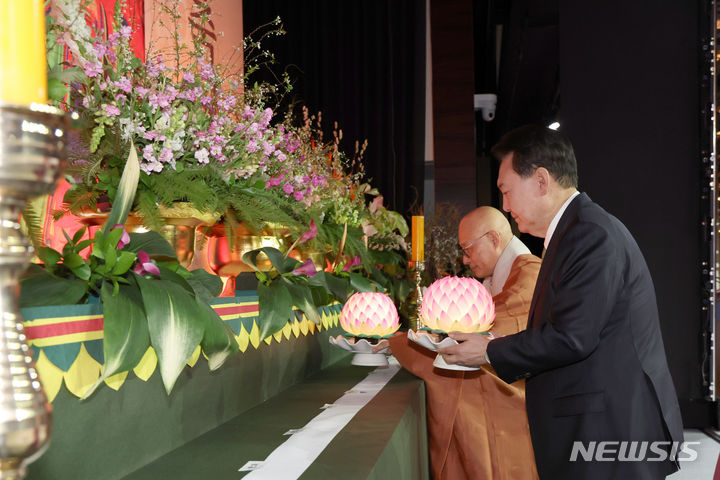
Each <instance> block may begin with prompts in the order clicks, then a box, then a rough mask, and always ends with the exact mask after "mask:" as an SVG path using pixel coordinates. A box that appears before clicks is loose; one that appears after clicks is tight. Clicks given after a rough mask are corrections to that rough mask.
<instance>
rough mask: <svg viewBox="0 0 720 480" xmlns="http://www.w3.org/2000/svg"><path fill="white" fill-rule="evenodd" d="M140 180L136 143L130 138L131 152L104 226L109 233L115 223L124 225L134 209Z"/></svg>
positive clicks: (104, 229)
mask: <svg viewBox="0 0 720 480" xmlns="http://www.w3.org/2000/svg"><path fill="white" fill-rule="evenodd" d="M139 180H140V162H139V161H138V158H137V151H136V150H135V143H134V142H133V141H132V140H130V152H129V153H128V158H127V161H126V162H125V168H123V173H122V176H121V177H120V183H119V184H118V190H117V193H116V194H115V200H114V201H113V208H112V210H111V211H110V216H109V217H108V219H107V222H106V223H105V226H104V227H103V231H104V232H105V233H106V234H107V233H108V232H109V231H110V229H111V228H113V227H114V226H115V225H118V224H119V225H124V224H125V221H126V220H127V216H128V214H129V213H130V210H132V206H133V202H134V201H135V192H136V191H137V185H138V181H139Z"/></svg>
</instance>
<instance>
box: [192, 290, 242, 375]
mask: <svg viewBox="0 0 720 480" xmlns="http://www.w3.org/2000/svg"><path fill="white" fill-rule="evenodd" d="M198 305H199V306H200V308H201V309H202V310H203V311H204V312H205V314H204V315H203V316H202V319H203V321H204V322H205V333H204V334H203V339H202V342H201V343H200V345H201V347H202V350H203V353H204V354H205V356H206V357H207V360H208V366H209V367H210V370H217V369H218V368H220V366H221V365H222V364H223V363H225V360H227V358H228V357H229V356H230V355H232V354H233V353H237V352H238V344H237V341H236V340H235V334H234V333H233V331H232V330H230V327H229V326H228V325H227V324H226V323H225V322H224V321H223V320H222V319H221V318H220V317H219V316H218V314H217V313H216V312H215V310H213V309H212V307H211V306H210V305H208V304H207V303H204V302H202V301H198Z"/></svg>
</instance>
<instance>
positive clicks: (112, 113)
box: [105, 105, 120, 117]
mask: <svg viewBox="0 0 720 480" xmlns="http://www.w3.org/2000/svg"><path fill="white" fill-rule="evenodd" d="M105 113H106V114H107V116H108V117H117V116H118V115H120V109H119V108H118V107H116V106H115V105H105Z"/></svg>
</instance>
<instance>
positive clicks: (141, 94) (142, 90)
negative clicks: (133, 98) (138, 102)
mask: <svg viewBox="0 0 720 480" xmlns="http://www.w3.org/2000/svg"><path fill="white" fill-rule="evenodd" d="M149 91H150V90H149V89H147V88H145V87H140V86H138V87H135V93H137V94H138V96H139V97H140V98H142V97H144V96H145V95H147V93H148V92H149Z"/></svg>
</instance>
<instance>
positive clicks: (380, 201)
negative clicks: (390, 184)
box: [368, 195, 383, 213]
mask: <svg viewBox="0 0 720 480" xmlns="http://www.w3.org/2000/svg"><path fill="white" fill-rule="evenodd" d="M382 205H383V197H382V195H378V196H377V197H375V200H373V201H372V202H370V207H369V208H368V210H370V213H375V212H377V209H378V208H380V207H382Z"/></svg>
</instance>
